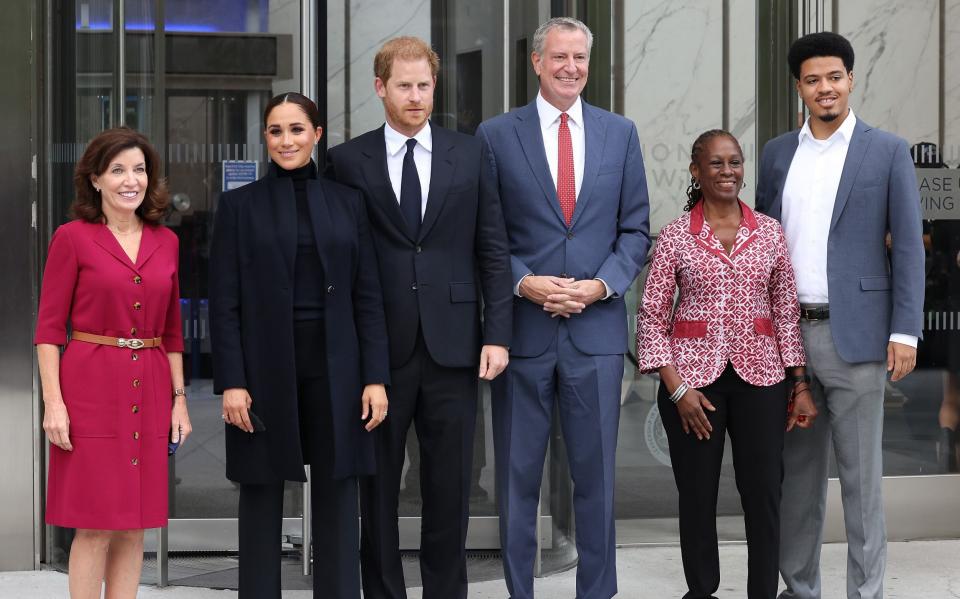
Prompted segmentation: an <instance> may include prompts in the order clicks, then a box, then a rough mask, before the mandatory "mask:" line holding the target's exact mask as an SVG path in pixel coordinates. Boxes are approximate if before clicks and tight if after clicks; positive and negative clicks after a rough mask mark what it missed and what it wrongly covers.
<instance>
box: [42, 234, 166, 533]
mask: <svg viewBox="0 0 960 599" xmlns="http://www.w3.org/2000/svg"><path fill="white" fill-rule="evenodd" d="M178 253H179V244H178V241H177V236H176V235H175V234H174V233H173V232H172V231H170V230H169V229H166V228H165V227H163V226H152V225H145V226H144V227H143V234H142V237H141V241H140V250H139V253H138V255H137V262H136V264H133V263H132V262H130V259H129V258H128V257H127V255H126V253H124V251H123V248H121V247H120V244H119V243H118V242H117V240H116V238H115V237H114V236H113V234H112V233H111V232H110V231H109V229H107V227H106V225H102V224H92V223H87V222H83V221H79V220H77V221H73V222H70V223H67V224H65V225H63V226H61V227H60V228H58V229H57V231H56V233H54V236H53V239H52V240H51V241H50V251H49V255H48V257H47V264H46V269H45V270H44V275H43V286H42V289H41V293H40V309H39V313H38V315H37V331H36V336H35V338H34V343H50V344H54V345H64V344H65V343H66V342H67V325H68V324H69V325H70V326H71V328H72V330H75V331H83V332H86V333H94V334H99V335H108V336H112V337H125V338H132V337H137V338H149V337H161V338H162V339H163V344H162V346H161V347H159V348H151V349H147V348H144V349H139V350H132V349H126V348H118V347H109V346H106V345H95V344H92V343H86V342H83V341H72V342H70V343H69V344H67V347H66V350H65V351H64V352H63V355H62V357H61V361H60V389H61V393H62V394H63V401H64V403H65V404H66V407H67V414H68V416H69V418H70V441H71V443H72V444H73V451H64V450H62V449H60V448H58V447H56V446H54V445H52V444H51V445H50V470H49V476H48V482H47V522H48V523H50V524H55V525H57V526H64V527H70V528H96V529H111V530H122V529H135V528H156V527H160V526H166V524H167V435H168V434H169V430H170V411H171V407H172V397H173V388H172V383H171V377H170V363H169V361H168V360H167V355H166V352H181V351H183V335H182V332H181V328H180V327H181V324H180V302H179V285H178V282H177V261H178Z"/></svg>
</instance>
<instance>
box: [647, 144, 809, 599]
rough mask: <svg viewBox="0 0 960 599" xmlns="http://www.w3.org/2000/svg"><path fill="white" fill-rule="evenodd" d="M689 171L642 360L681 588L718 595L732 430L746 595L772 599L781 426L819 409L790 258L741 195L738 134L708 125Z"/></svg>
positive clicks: (655, 271) (658, 262)
mask: <svg viewBox="0 0 960 599" xmlns="http://www.w3.org/2000/svg"><path fill="white" fill-rule="evenodd" d="M690 174H691V175H692V181H691V185H690V189H688V190H687V195H688V197H689V201H688V202H687V206H686V208H685V210H686V212H687V213H686V214H684V215H683V216H681V217H679V218H677V219H676V220H674V221H672V222H670V223H668V224H667V225H666V226H665V227H664V228H663V230H662V231H660V236H659V238H658V239H657V247H656V251H655V253H654V257H653V262H652V264H651V266H650V274H649V276H648V277H647V282H646V285H645V286H644V290H643V302H642V305H641V307H640V311H639V322H638V331H637V362H638V364H639V367H640V371H641V372H653V371H658V372H659V373H660V392H659V394H658V398H657V400H658V406H659V409H660V416H661V418H662V419H663V426H664V429H665V430H666V433H667V440H668V441H669V444H670V460H671V462H672V466H673V474H674V478H675V480H676V483H677V490H678V491H679V495H680V506H679V507H680V553H681V556H682V558H683V571H684V574H685V576H686V581H687V586H688V587H689V592H688V593H687V594H685V595H684V599H707V598H708V597H713V596H714V595H713V593H714V592H716V590H717V588H718V587H719V584H720V564H719V556H718V550H717V525H716V509H717V493H718V485H719V481H720V467H721V462H722V459H723V446H724V439H725V437H726V433H729V434H730V441H731V445H732V449H733V452H732V453H733V467H734V471H735V474H736V480H737V489H738V490H739V492H740V502H741V504H742V505H743V513H744V524H745V529H746V536H747V554H748V566H747V570H748V574H747V597H749V598H750V599H772V598H773V597H774V596H776V594H777V582H778V580H779V574H778V570H777V555H778V550H779V544H780V518H779V513H780V481H781V480H782V478H783V460H782V457H781V456H782V453H783V437H784V433H785V430H786V431H789V430H791V429H792V428H793V427H794V426H799V427H802V428H807V427H809V426H810V425H811V424H812V422H813V419H814V418H815V417H816V414H817V409H816V407H815V406H814V405H813V399H812V397H811V396H810V392H809V379H807V378H806V376H805V374H806V373H805V369H804V364H805V360H806V357H805V355H804V352H803V343H802V340H801V338H800V324H799V321H800V304H799V303H798V301H797V290H796V286H795V284H794V279H793V267H792V266H791V265H790V255H789V254H788V253H787V245H786V242H785V241H784V237H783V231H782V230H781V229H780V224H779V223H777V221H775V220H774V219H772V218H770V217H768V216H765V215H763V214H757V213H754V212H753V211H752V210H751V209H750V208H749V207H748V206H747V205H746V204H744V203H743V202H741V201H740V200H739V199H738V194H739V193H740V189H741V188H742V187H743V151H742V150H741V149H740V144H739V143H737V140H736V138H735V137H733V135H731V134H730V133H728V132H726V131H721V130H719V129H714V130H711V131H707V132H705V133H703V134H702V135H700V137H698V138H697V140H696V141H695V142H694V144H693V151H692V152H691V156H690ZM676 292H679V296H680V297H679V301H676V302H675V301H674V296H675V293H676ZM785 379H788V380H789V382H787V381H785ZM789 399H792V400H793V403H792V405H789V404H788V400H789Z"/></svg>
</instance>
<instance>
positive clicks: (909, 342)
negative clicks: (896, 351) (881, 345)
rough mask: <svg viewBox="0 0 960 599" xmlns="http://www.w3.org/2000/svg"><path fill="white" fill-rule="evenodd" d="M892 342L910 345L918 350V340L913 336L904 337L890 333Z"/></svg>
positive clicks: (900, 334)
mask: <svg viewBox="0 0 960 599" xmlns="http://www.w3.org/2000/svg"><path fill="white" fill-rule="evenodd" d="M890 341H892V342H894V343H902V344H904V345H909V346H910V347H912V348H913V349H917V338H916V337H914V336H913V335H904V334H902V333H890Z"/></svg>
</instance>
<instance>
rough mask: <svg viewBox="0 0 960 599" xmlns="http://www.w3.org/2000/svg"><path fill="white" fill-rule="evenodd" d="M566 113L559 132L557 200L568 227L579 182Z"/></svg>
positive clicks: (562, 115)
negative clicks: (574, 172)
mask: <svg viewBox="0 0 960 599" xmlns="http://www.w3.org/2000/svg"><path fill="white" fill-rule="evenodd" d="M568 118H569V117H568V116H567V113H566V112H561V113H560V130H559V131H557V199H558V200H560V210H561V211H563V220H565V221H566V223H567V226H570V221H572V220H573V209H574V208H575V207H576V205H577V180H576V178H575V177H574V174H573V141H572V140H571V139H570V127H568V126H567V119H568Z"/></svg>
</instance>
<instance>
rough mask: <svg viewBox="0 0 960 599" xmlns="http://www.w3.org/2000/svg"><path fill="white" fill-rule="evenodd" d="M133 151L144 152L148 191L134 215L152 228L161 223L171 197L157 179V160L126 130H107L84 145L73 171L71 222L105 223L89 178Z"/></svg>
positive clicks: (137, 135)
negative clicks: (118, 155)
mask: <svg viewBox="0 0 960 599" xmlns="http://www.w3.org/2000/svg"><path fill="white" fill-rule="evenodd" d="M132 148H140V151H141V152H143V158H144V163H145V166H146V169H147V191H146V194H144V198H143V203H141V204H140V206H138V207H137V210H136V214H137V216H139V217H140V218H142V219H143V220H144V221H145V222H148V223H151V224H156V223H159V222H160V221H161V220H163V218H164V216H166V213H167V207H168V206H169V205H170V194H169V193H168V192H167V182H166V181H165V180H164V179H163V178H162V177H161V176H160V157H159V156H158V155H157V152H156V150H154V149H153V146H151V145H150V141H149V140H148V139H147V138H146V137H144V135H143V134H141V133H139V132H138V131H135V130H133V129H131V128H129V127H117V128H115V129H107V130H106V131H104V132H103V133H101V134H100V135H97V136H96V137H94V138H93V139H91V140H90V143H88V144H87V149H86V150H84V152H83V156H81V157H80V160H79V161H78V162H77V166H76V168H75V169H74V171H73V189H74V193H75V197H74V200H73V204H72V205H71V206H70V216H71V217H72V218H76V219H80V220H85V221H87V222H88V223H102V222H104V217H103V205H102V203H101V199H100V194H99V193H97V190H95V189H94V188H93V183H92V182H91V181H90V177H91V176H94V175H97V176H99V175H102V174H103V173H105V172H106V171H107V169H108V168H109V167H110V161H111V160H113V159H114V158H115V157H116V156H117V154H119V153H120V152H123V151H124V150H130V149H132Z"/></svg>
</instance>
